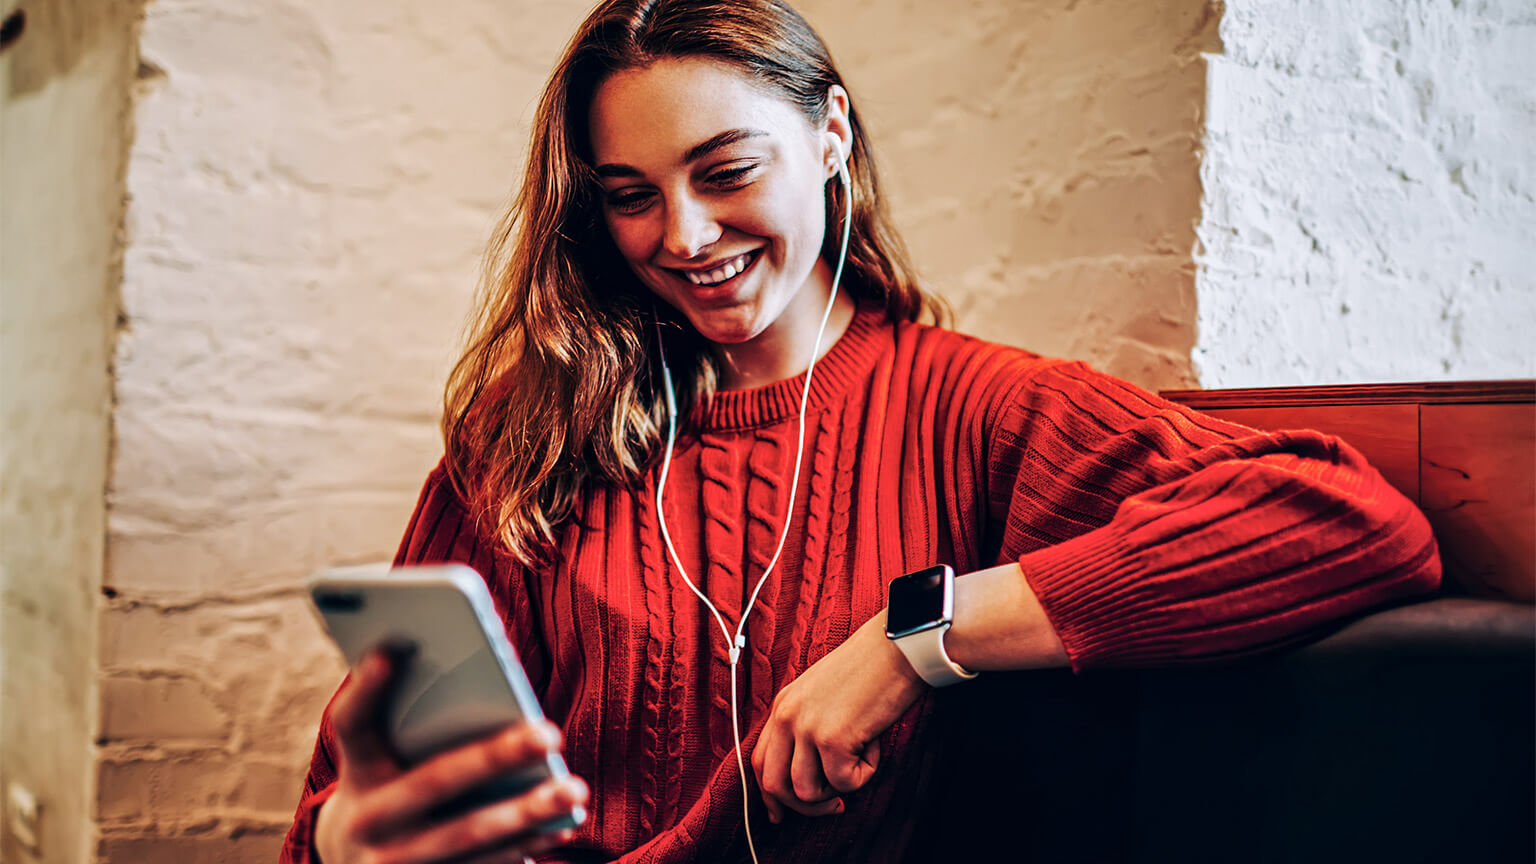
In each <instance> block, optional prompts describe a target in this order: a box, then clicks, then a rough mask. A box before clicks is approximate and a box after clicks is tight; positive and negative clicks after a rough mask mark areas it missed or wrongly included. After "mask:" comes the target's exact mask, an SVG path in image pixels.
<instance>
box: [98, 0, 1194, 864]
mask: <svg viewBox="0 0 1536 864" xmlns="http://www.w3.org/2000/svg"><path fill="white" fill-rule="evenodd" d="M587 6H588V4H587V3H586V2H584V0H583V2H571V0H565V2H560V3H548V2H534V0H525V2H518V3H507V2H504V0H449V2H440V3H436V4H431V5H430V6H429V5H428V4H423V3H419V2H413V0H330V2H325V3H306V2H299V0H261V2H257V0H152V2H151V3H150V4H149V6H148V10H147V19H146V21H145V24H144V28H143V39H142V45H141V51H142V56H143V65H142V66H141V70H140V89H139V100H138V105H137V116H136V124H137V134H136V138H135V143H134V147H133V153H132V163H131V167H130V172H129V180H128V186H129V191H130V193H131V194H132V204H131V207H130V210H129V220H128V244H129V245H128V251H127V253H126V263H125V272H124V280H123V305H124V312H125V322H126V323H125V327H124V330H123V333H122V335H121V338H120V340H119V343H118V351H117V363H118V373H119V377H118V381H117V393H118V410H117V414H116V426H117V442H116V458H115V460H114V463H113V472H112V481H111V493H110V505H111V511H110V536H109V562H110V563H109V570H108V573H107V583H108V587H109V589H110V591H111V593H112V595H113V596H112V597H111V598H110V599H109V601H108V604H107V609H106V612H105V614H104V621H103V632H102V651H101V664H102V668H103V680H102V685H101V688H102V693H101V699H102V711H103V720H102V725H103V732H102V739H103V744H102V749H101V760H100V766H99V781H100V787H101V792H100V815H101V826H100V827H101V832H102V842H101V846H100V850H101V854H102V857H103V858H104V859H105V860H109V861H113V862H136V864H137V862H146V864H152V862H162V861H164V862H169V861H175V862H176V864H195V862H203V861H209V862H212V861H221V862H223V861H234V862H245V861H252V862H255V861H263V862H265V861H269V860H271V858H272V856H273V855H274V854H275V851H276V848H277V845H278V842H279V840H280V836H281V832H282V831H283V830H285V828H286V826H287V824H288V820H289V818H290V816H291V813H292V808H293V805H294V803H295V802H296V799H297V794H298V784H299V780H300V777H301V774H302V771H303V768H304V765H305V762H306V761H307V758H308V753H309V748H310V746H311V743H312V741H313V735H314V731H315V725H316V722H317V720H318V717H319V712H320V709H321V706H322V704H323V702H324V700H325V699H326V698H327V697H328V696H329V695H330V693H331V691H332V690H333V689H334V687H335V685H336V683H337V682H338V680H339V678H340V675H341V673H342V667H341V665H340V664H339V662H338V661H337V660H336V658H335V657H334V655H333V653H332V651H331V649H330V648H329V647H328V646H327V644H326V643H325V642H324V641H323V639H322V637H321V636H320V634H319V630H318V628H317V627H316V626H315V625H314V623H313V622H312V621H311V619H310V615H309V612H308V610H307V608H306V606H305V603H304V602H303V600H302V599H301V595H300V593H299V585H300V584H301V580H302V579H303V577H304V576H305V575H306V574H307V573H309V572H310V571H311V570H312V569H313V568H315V567H317V566H320V565H323V564H327V563H332V562H337V563H339V562H359V561H371V560H379V559H383V558H387V557H388V556H389V555H390V553H391V552H392V551H393V549H394V546H395V544H396V542H397V540H398V537H399V534H400V531H401V529H402V528H403V526H404V522H405V519H406V518H407V516H408V514H409V511H410V508H411V505H412V503H413V500H414V496H415V493H416V491H417V489H418V487H419V484H420V482H421V479H422V477H423V476H424V474H425V472H426V471H427V470H428V468H429V467H430V466H431V464H432V463H433V462H434V460H435V459H436V458H437V456H438V454H439V452H440V444H439V442H438V439H437V433H436V426H435V423H436V416H437V411H438V407H439V393H440V388H441V384H442V381H443V378H444V376H445V374H446V371H447V368H448V364H449V362H450V361H451V359H452V356H453V349H454V343H455V340H456V336H457V334H458V331H459V326H460V323H461V321H462V318H463V316H464V314H465V312H466V311H467V308H468V303H469V300H470V295H471V289H472V286H473V282H474V277H475V269H476V264H477V260H478V255H479V252H480V249H481V247H482V245H483V242H484V240H485V239H486V237H487V236H488V234H489V231H490V228H491V225H492V222H493V220H494V218H495V216H496V214H497V213H498V211H499V210H500V208H501V207H502V206H503V205H504V202H505V199H506V195H507V193H508V191H509V189H510V186H511V183H512V180H513V178H514V176H515V174H516V172H517V169H518V166H519V164H520V160H521V155H522V150H523V147H524V142H525V139H526V135H527V126H526V123H527V120H528V118H529V116H530V114H531V105H532V102H533V100H534V98H535V96H536V93H537V90H538V88H539V87H540V86H541V85H542V83H543V80H544V78H545V76H546V75H547V74H548V71H549V67H550V65H551V63H552V61H553V60H554V59H555V57H556V55H557V53H558V51H559V49H560V47H561V46H562V45H563V44H564V42H565V40H566V39H567V38H568V36H569V34H570V32H571V31H572V29H573V28H574V26H575V24H576V22H577V21H578V20H579V18H580V17H581V15H582V14H583V13H584V12H585V11H586V8H587ZM1017 6H1018V4H1016V3H1014V2H1011V0H988V2H981V3H973V4H969V5H966V6H963V7H949V6H945V7H943V8H942V9H941V8H940V7H939V6H937V5H936V4H912V5H909V6H895V7H891V6H886V5H876V4H870V3H857V4H847V3H843V4H835V3H832V2H815V3H809V4H807V5H806V9H805V11H806V12H807V14H808V17H810V18H811V19H812V20H813V22H814V23H816V24H817V25H818V26H820V27H821V28H823V31H824V35H826V37H827V38H828V40H829V41H830V43H831V44H832V47H833V49H834V52H835V53H836V54H837V55H838V57H839V58H840V60H841V62H842V64H843V66H844V69H845V72H846V73H847V74H848V75H849V76H850V77H851V79H852V81H853V84H854V91H855V98H857V99H859V100H861V101H860V107H861V110H864V111H865V112H866V115H867V117H868V118H869V120H870V122H871V125H872V127H873V131H874V133H875V135H876V144H877V147H878V148H879V149H880V151H881V153H882V155H883V156H884V157H885V162H884V168H885V171H886V176H887V178H888V180H889V181H890V193H891V196H892V201H893V204H894V207H895V211H896V215H897V218H898V220H899V222H900V223H901V224H902V226H903V227H904V228H905V229H906V231H907V236H908V239H909V240H910V241H911V243H912V246H913V248H914V252H915V254H916V258H917V260H918V263H919V266H920V267H921V268H922V270H923V271H924V272H925V273H926V274H927V275H928V276H929V278H930V280H931V282H932V283H933V284H934V285H935V286H936V287H938V288H940V289H941V290H942V291H944V292H945V293H947V294H948V295H949V296H950V297H951V298H952V299H953V300H954V301H955V305H956V307H957V309H958V310H959V312H960V315H959V324H960V326H961V327H962V328H965V329H969V330H972V331H975V332H979V333H982V334H983V335H987V336H991V337H995V338H1000V339H1005V340H1007V341H1011V342H1015V343H1018V344H1023V345H1026V346H1029V347H1032V348H1034V349H1036V350H1040V351H1044V352H1048V353H1054V354H1063V355H1073V356H1083V357H1087V358H1089V359H1092V360H1094V361H1096V362H1099V363H1100V364H1101V365H1105V366H1107V367H1108V368H1109V369H1111V370H1112V371H1117V372H1120V373H1121V374H1123V375H1127V376H1129V377H1133V378H1136V379H1138V380H1141V381H1142V382H1144V383H1147V384H1151V385H1154V386H1156V385H1167V384H1173V383H1177V382H1181V381H1185V380H1187V377H1188V352H1189V348H1190V346H1191V345H1192V342H1193V329H1192V322H1193V314H1194V313H1193V309H1192V305H1191V304H1192V298H1193V282H1192V279H1193V267H1192V263H1191V261H1190V258H1189V250H1190V248H1191V247H1192V245H1193V242H1194V233H1193V224H1194V221H1195V218H1196V212H1197V211H1196V208H1197V205H1198V200H1199V195H1198V189H1197V185H1196V184H1197V182H1198V176H1197V167H1196V161H1195V146H1196V143H1197V142H1198V120H1199V115H1200V106H1201V103H1202V97H1201V93H1202V91H1203V87H1204V74H1203V72H1202V71H1201V65H1200V59H1199V55H1200V51H1202V50H1206V49H1208V48H1209V45H1210V41H1211V39H1212V38H1213V34H1214V18H1213V17H1212V16H1211V14H1210V13H1209V12H1208V10H1207V9H1206V6H1205V4H1204V0H1200V2H1190V0H1179V2H1175V0H1162V2H1146V3H1137V4H1129V5H1127V4H1123V3H1117V2H1108V0H1099V2H1092V0H1081V2H1076V3H1071V2H1065V0H1064V2H1061V3H1054V4H1049V5H1042V6H1041V7H1040V8H1034V9H1024V10H1021V9H1019V8H1016V7H1017ZM1026 13H1027V14H1026Z"/></svg>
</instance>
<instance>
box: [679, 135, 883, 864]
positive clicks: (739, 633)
mask: <svg viewBox="0 0 1536 864" xmlns="http://www.w3.org/2000/svg"><path fill="white" fill-rule="evenodd" d="M833 137H834V139H835V141H834V143H833V149H834V151H835V152H836V153H837V175H838V178H839V179H840V180H841V181H842V184H843V239H842V243H841V244H840V246H839V249H838V253H837V268H836V270H834V271H833V273H832V291H831V294H830V295H829V296H828V297H827V308H826V311H824V312H822V313H821V327H820V329H818V330H817V331H816V344H815V345H814V346H813V347H812V348H811V362H810V364H809V365H808V366H807V367H806V370H805V387H804V389H803V390H802V391H801V393H800V435H799V437H798V439H797V441H798V443H797V444H796V446H795V469H794V473H793V474H791V475H790V477H791V479H790V484H789V501H788V503H787V504H785V505H784V528H783V530H782V531H781V532H780V533H779V543H778V547H777V548H775V549H774V550H773V558H771V559H769V561H768V566H767V567H766V568H765V569H764V570H763V575H762V576H761V577H760V578H759V579H758V580H757V585H756V586H755V587H754V588H753V589H752V596H751V598H749V599H748V600H747V604H746V605H745V606H743V607H742V612H741V618H740V619H738V620H737V622H736V633H735V636H734V638H733V637H732V635H731V630H730V628H729V627H728V626H726V623H725V617H724V616H723V615H721V614H720V610H719V609H717V608H715V604H713V603H711V602H709V598H708V597H706V596H704V592H703V591H700V590H699V588H698V586H697V585H695V584H693V580H692V579H689V578H688V572H687V571H686V570H684V569H683V562H682V561H681V560H679V559H678V557H677V549H675V548H674V547H673V546H672V535H671V533H670V532H668V531H667V518H666V515H665V512H664V511H663V510H662V508H661V504H662V495H663V494H664V493H665V492H666V488H667V475H668V474H669V473H670V472H671V469H672V449H673V446H674V445H675V444H676V443H677V397H676V395H675V393H674V391H673V387H672V370H671V369H669V368H668V367H667V349H666V346H665V345H664V344H663V343H662V339H661V329H660V324H659V323H658V324H657V332H656V342H657V345H658V346H660V352H661V380H662V386H663V388H664V389H665V391H666V398H667V450H666V453H665V454H664V455H663V456H662V459H661V476H660V477H659V478H658V479H657V482H656V519H657V521H658V522H660V523H661V537H662V540H663V541H664V542H665V543H666V545H667V554H668V555H670V556H671V558H672V566H673V567H676V568H677V572H678V575H680V576H682V577H683V581H684V582H687V583H688V587H689V588H690V589H692V591H693V593H694V594H695V595H696V596H698V598H699V599H700V600H702V601H703V602H704V606H705V608H707V609H709V612H710V614H711V615H713V616H714V618H715V623H716V624H718V625H720V633H721V634H722V635H723V636H724V637H725V644H726V646H727V655H728V656H729V658H730V663H731V733H732V735H733V737H734V738H735V740H736V770H737V771H738V772H740V774H741V805H742V813H741V818H742V822H743V825H744V826H745V828H746V831H747V850H748V851H749V852H750V853H751V854H752V864H758V860H757V846H756V844H755V843H754V842H753V840H752V822H751V817H750V816H749V815H748V814H749V813H750V812H751V809H752V807H751V792H750V791H749V787H748V785H747V766H746V762H745V760H743V759H742V756H741V721H740V718H739V716H738V712H737V708H736V667H737V665H738V664H739V662H740V660H741V650H742V649H743V648H745V647H747V615H748V614H750V613H751V611H752V607H753V606H754V605H755V604H756V603H757V595H758V593H759V592H761V591H762V590H763V585H764V584H765V583H767V581H768V576H769V574H771V573H772V572H773V568H774V567H775V566H776V565H777V564H778V563H779V555H780V553H782V552H783V551H784V541H785V539H787V538H788V537H789V520H790V516H791V515H792V514H793V512H794V506H795V493H796V492H798V491H799V487H800V463H801V460H802V459H803V457H804V456H805V406H806V403H807V401H808V400H809V398H810V395H811V375H812V374H813V373H814V372H815V371H816V358H817V357H819V356H821V339H822V337H823V336H825V335H826V332H827V320H828V319H830V318H831V317H832V306H833V304H835V303H836V302H837V287H838V285H839V284H840V283H841V282H842V279H843V264H844V263H845V262H846V261H847V258H848V237H849V235H851V234H852V233H853V181H852V180H850V179H849V176H848V157H846V156H844V155H843V142H842V139H840V138H837V137H836V136H835V135H834V136H833Z"/></svg>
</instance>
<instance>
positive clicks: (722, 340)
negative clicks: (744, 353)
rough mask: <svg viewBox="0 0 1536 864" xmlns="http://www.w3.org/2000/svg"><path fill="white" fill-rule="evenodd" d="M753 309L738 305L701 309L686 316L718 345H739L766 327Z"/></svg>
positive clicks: (706, 337) (757, 334)
mask: <svg viewBox="0 0 1536 864" xmlns="http://www.w3.org/2000/svg"><path fill="white" fill-rule="evenodd" d="M754 312H755V310H752V309H745V308H740V307H729V308H725V309H709V310H702V311H699V312H697V313H695V314H694V315H690V316H688V318H689V322H690V323H691V324H693V329H695V330H697V331H699V335H701V336H703V337H704V338H705V339H708V340H709V341H711V342H714V343H716V344H718V345H739V344H741V343H743V342H750V341H752V340H753V339H756V338H757V337H758V336H761V335H762V333H763V331H764V330H766V329H768V328H767V326H766V324H764V323H763V322H761V321H759V320H758V316H757V315H756V314H754Z"/></svg>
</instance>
